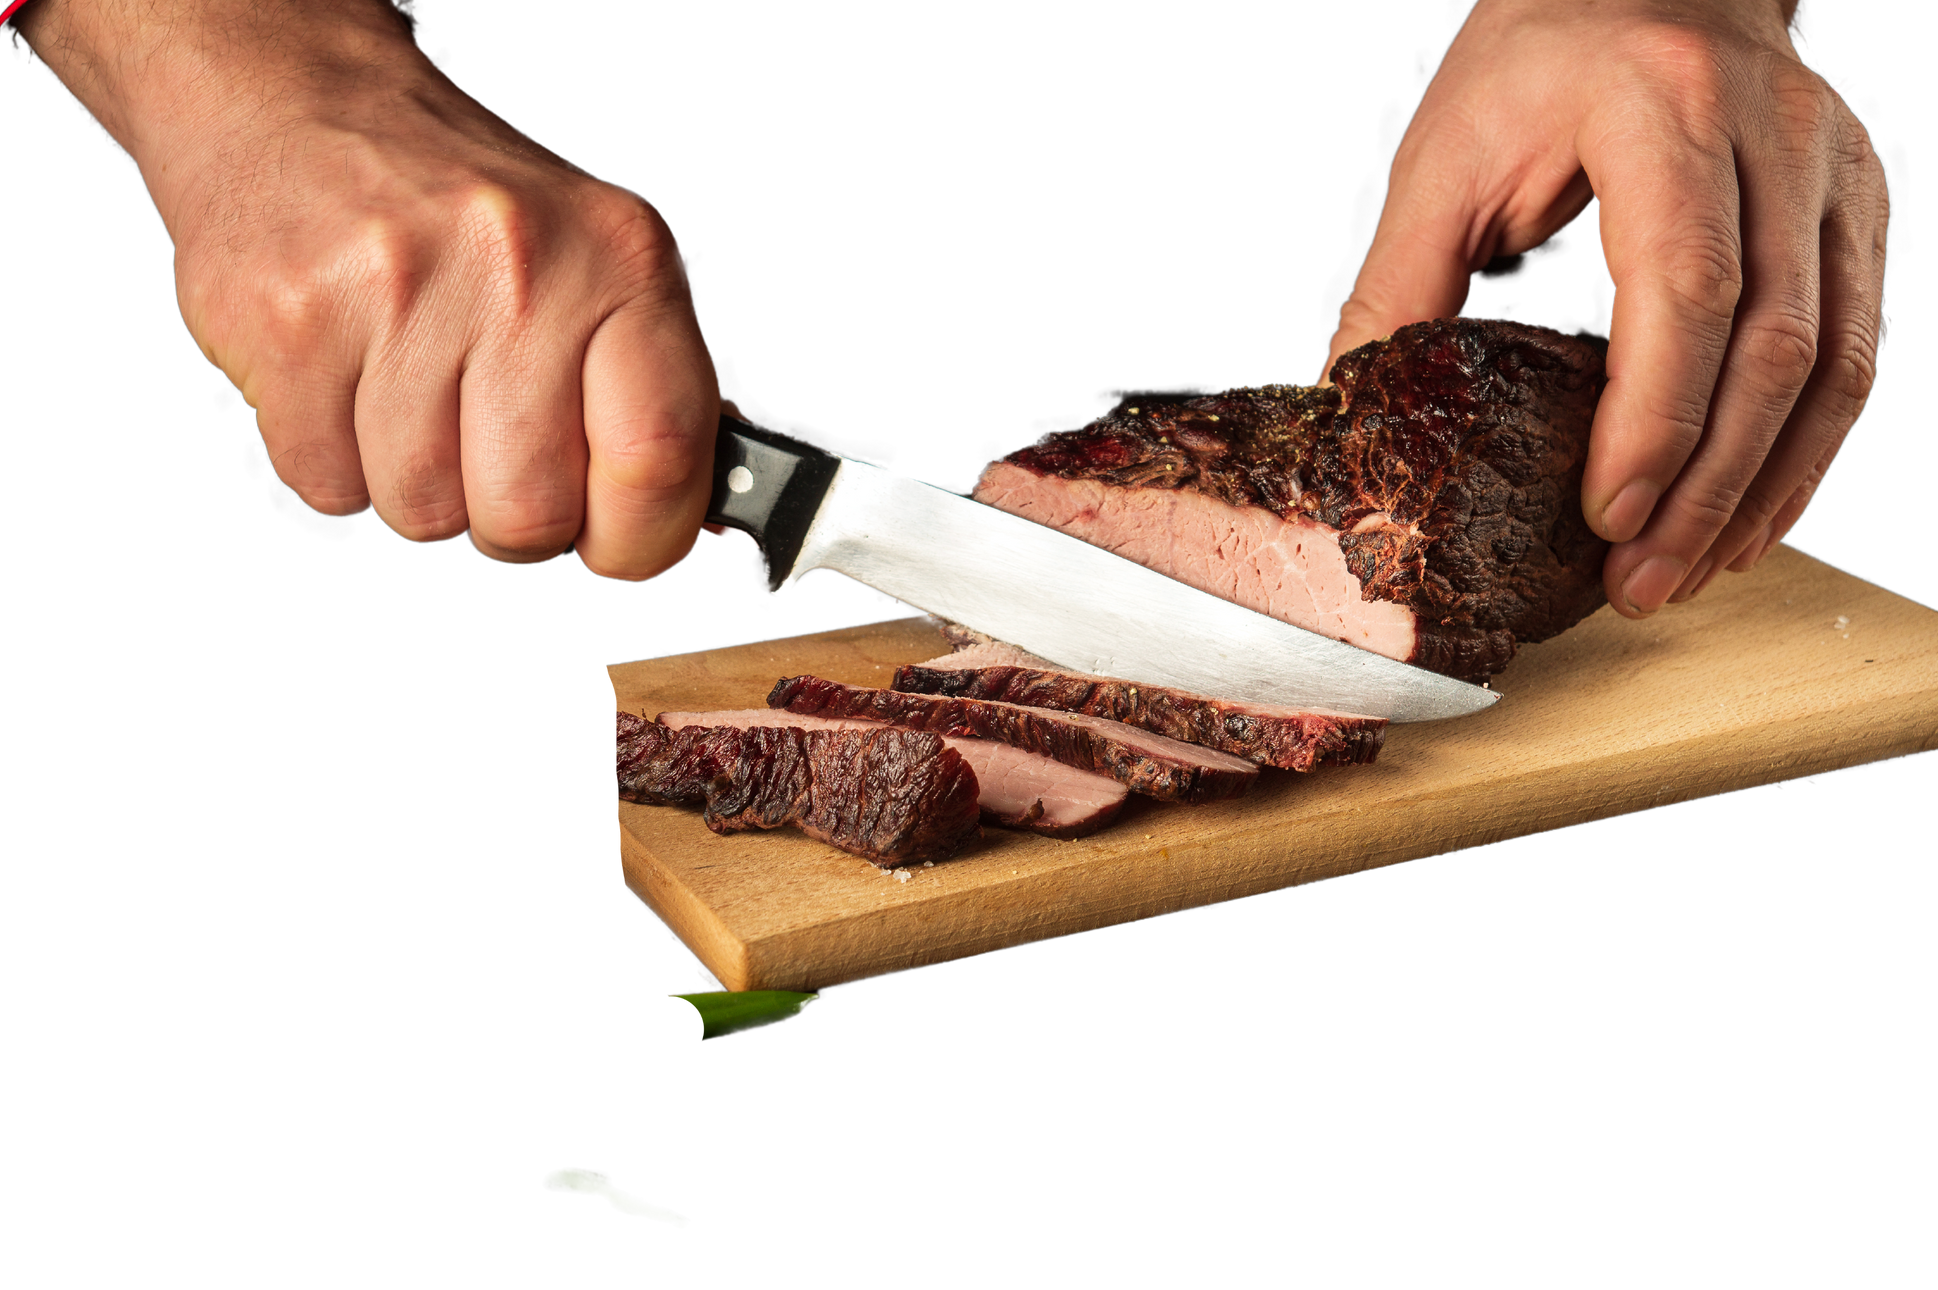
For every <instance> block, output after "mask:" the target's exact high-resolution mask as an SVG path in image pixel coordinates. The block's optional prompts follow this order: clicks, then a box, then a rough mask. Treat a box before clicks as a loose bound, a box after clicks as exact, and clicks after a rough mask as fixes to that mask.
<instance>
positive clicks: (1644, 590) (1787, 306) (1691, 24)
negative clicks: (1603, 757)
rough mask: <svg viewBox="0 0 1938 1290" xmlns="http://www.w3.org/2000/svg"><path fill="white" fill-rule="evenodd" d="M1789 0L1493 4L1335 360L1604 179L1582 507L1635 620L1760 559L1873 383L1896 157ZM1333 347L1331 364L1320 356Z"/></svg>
mask: <svg viewBox="0 0 1938 1290" xmlns="http://www.w3.org/2000/svg"><path fill="white" fill-rule="evenodd" d="M1795 7H1796V6H1795V0H1679V2H1678V3H1675V4H1669V3H1664V2H1660V0H1599V2H1597V0H1480V3H1478V4H1477V5H1476V6H1475V7H1474V11H1473V13H1472V14H1471V15H1470V16H1469V18H1468V19H1467V23H1466V25H1465V26H1464V27H1463V28H1462V29H1461V32H1460V35H1459V36H1458V37H1457V38H1456V39H1455V40H1454V43H1453V46H1452V48H1450V49H1449V50H1448V51H1447V57H1446V59H1445V61H1444V62H1443V63H1442V64H1441V66H1440V70H1439V72H1438V74H1437V75H1436V76H1435V77H1434V80H1433V83H1432V85H1430V86H1429V87H1428V89H1427V93H1426V97H1425V99H1424V100H1423V101H1422V102H1421V104H1420V109H1419V111H1418V112H1417V113H1416V114H1415V115H1414V118H1413V122H1412V124H1411V125H1410V126H1409V127H1408V129H1407V132H1406V136H1405V138H1404V139H1403V140H1402V141H1401V143H1400V148H1399V153H1398V155H1397V156H1396V157H1395V158H1394V161H1393V172H1392V178H1391V183H1390V186H1389V188H1388V190H1387V196H1386V206H1385V209H1384V210H1383V211H1382V213H1381V215H1380V222H1379V231H1378V233H1377V234H1376V235H1375V237H1374V239H1373V247H1372V250H1371V251H1370V252H1369V253H1368V255H1367V257H1366V263H1365V266H1364V267H1363V268H1362V269H1361V270H1360V273H1359V278H1358V281H1357V282H1356V283H1355V284H1354V286H1353V294H1352V298H1351V299H1350V300H1348V301H1347V302H1346V305H1345V308H1344V309H1342V310H1341V311H1340V322H1339V331H1338V333H1337V334H1336V335H1335V336H1334V337H1333V342H1332V357H1333V358H1336V357H1338V356H1339V355H1340V354H1341V353H1344V352H1345V351H1346V350H1348V349H1351V348H1352V347H1353V346H1355V345H1359V344H1363V343H1364V342H1366V341H1368V340H1372V339H1374V338H1376V337H1379V336H1383V335H1386V334H1387V333H1389V332H1391V331H1392V330H1393V329H1394V328H1395V327H1398V326H1400V325H1402V324H1405V323H1409V322H1414V321H1418V320H1420V319H1425V318H1438V317H1445V316H1447V315H1449V314H1454V313H1458V312H1459V310H1460V306H1461V304H1462V302H1464V301H1465V300H1466V298H1467V282H1468V277H1469V275H1470V274H1471V273H1472V272H1473V271H1474V270H1476V269H1478V268H1480V267H1481V266H1483V265H1485V264H1486V263H1487V262H1488V261H1489V260H1490V259H1492V258H1494V257H1496V256H1502V255H1514V254H1518V253H1520V252H1523V251H1526V250H1528V249H1529V248H1531V247H1534V246H1538V245H1540V244H1541V243H1542V242H1544V241H1546V240H1547V239H1548V238H1549V237H1551V236H1552V235H1553V234H1554V233H1555V232H1556V230H1558V229H1560V228H1561V226H1562V225H1564V224H1566V223H1567V222H1568V221H1569V220H1571V219H1573V218H1574V217H1575V216H1576V215H1578V214H1580V213H1581V211H1582V209H1583V208H1584V207H1585V206H1586V205H1587V204H1588V200H1589V198H1590V197H1591V196H1597V195H1598V196H1599V197H1600V198H1601V234H1602V245H1603V248H1604V250H1605V252H1606V254H1607V257H1608V271H1609V275H1610V277H1612V278H1613V279H1614V281H1615V312H1614V319H1613V322H1612V324H1611V326H1610V328H1609V351H1608V377H1609V381H1608V389H1607V392H1606V393H1605V394H1604V395H1603V396H1602V401H1601V406H1600V408H1599V410H1598V411H1597V413H1596V416H1595V426H1594V433H1593V437H1592V440H1591V443H1590V447H1589V455H1588V465H1587V473H1586V477H1585V478H1584V479H1583V481H1582V497H1581V500H1582V506H1583V509H1584V510H1585V512H1586V514H1587V517H1588V522H1589V523H1590V524H1591V525H1593V526H1594V527H1595V529H1596V531H1597V532H1599V533H1601V534H1602V536H1604V537H1606V538H1608V539H1609V540H1610V541H1611V542H1614V543H1615V544H1616V545H1615V546H1614V547H1613V548H1612V549H1611V550H1610V552H1609V555H1608V560H1607V563H1606V565H1605V566H1604V569H1603V579H1604V582H1605V584H1606V586H1607V589H1608V597H1609V600H1610V601H1612V602H1613V603H1614V605H1615V607H1616V609H1618V610H1620V611H1621V612H1622V613H1625V614H1627V615H1629V616H1630V617H1632V618H1639V617H1643V616H1645V615H1647V614H1651V613H1654V612H1655V611H1656V610H1657V609H1659V608H1660V607H1661V606H1662V605H1663V604H1664V603H1665V602H1667V601H1670V600H1685V599H1687V598H1689V597H1690V596H1693V595H1695V594H1696V593H1697V592H1698V591H1700V590H1701V589H1702V588H1703V586H1704V585H1705V584H1706V583H1707V582H1708V581H1709V580H1710V579H1711V578H1712V577H1714V576H1715V575H1716V573H1717V572H1718V571H1720V570H1721V569H1722V568H1724V567H1728V568H1731V569H1736V570H1739V571H1741V570H1747V569H1749V568H1750V567H1751V566H1753V565H1755V563H1756V562H1757V561H1758V560H1760V559H1761V558H1762V557H1763V555H1764V553H1765V552H1767V551H1768V550H1769V549H1770V548H1771V547H1773V546H1774V545H1775V544H1776V542H1777V540H1778V539H1779V538H1781V537H1782V536H1783V534H1784V533H1785V532H1787V531H1788V530H1789V528H1790V526H1791V525H1792V524H1794V523H1796V520H1797V517H1798V516H1799V515H1800V514H1802V512H1803V509H1804V507H1805V506H1806V505H1808V504H1809V501H1810V496H1811V494H1812V492H1813V491H1815V489H1816V487H1817V484H1818V482H1819V481H1820V480H1821V479H1822V478H1823V475H1824V471H1825V470H1826V469H1827V468H1828V467H1829V465H1830V461H1831V458H1832V457H1834V456H1835V455H1836V453H1837V449H1838V447H1839V445H1841V444H1842V442H1843V439H1844V435H1845V434H1846V433H1847V432H1848V431H1849V430H1850V427H1851V423H1852V422H1853V421H1855V420H1856V418H1857V414H1858V412H1859V411H1860V410H1861V409H1862V408H1863V406H1864V401H1865V399H1866V398H1867V397H1868V395H1869V393H1870V389H1871V380H1872V373H1873V370H1874V364H1875V360H1876V355H1877V342H1878V331H1879V318H1880V309H1881V299H1882V293H1883V282H1884V230H1885V222H1886V218H1887V212H1888V202H1887V199H1886V195H1885V188H1884V172H1883V169H1882V167H1881V166H1880V165H1879V164H1878V160H1877V157H1876V155H1875V153H1873V151H1872V149H1871V144H1870V139H1869V137H1868V136H1867V135H1866V134H1865V132H1864V128H1863V126H1861V125H1860V124H1858V121H1857V119H1856V118H1855V117H1854V116H1852V115H1851V112H1850V109H1849V108H1847V107H1846V106H1845V105H1844V102H1843V100H1842V99H1840V98H1838V96H1837V94H1836V93H1835V92H1834V91H1833V90H1831V88H1830V87H1829V86H1828V85H1826V84H1825V83H1824V82H1823V80H1822V79H1821V78H1819V77H1818V76H1817V75H1816V74H1815V73H1813V72H1811V71H1810V70H1809V69H1808V68H1806V67H1804V66H1803V64H1801V63H1800V62H1798V61H1797V55H1796V50H1795V49H1794V48H1793V47H1792V46H1791V44H1790V39H1789V36H1788V34H1787V31H1786V24H1787V23H1788V21H1789V18H1790V14H1791V12H1792V11H1793V10H1794V9H1795ZM1331 361H1332V360H1331V358H1329V359H1328V360H1327V367H1328V370H1330V367H1331Z"/></svg>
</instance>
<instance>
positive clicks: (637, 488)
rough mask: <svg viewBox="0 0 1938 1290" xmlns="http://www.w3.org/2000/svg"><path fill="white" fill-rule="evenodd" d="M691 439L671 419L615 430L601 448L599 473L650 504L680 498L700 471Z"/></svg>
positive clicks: (643, 420) (645, 421) (645, 419)
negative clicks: (650, 502)
mask: <svg viewBox="0 0 1938 1290" xmlns="http://www.w3.org/2000/svg"><path fill="white" fill-rule="evenodd" d="M701 455H702V454H700V453H699V452H697V451H696V450H695V446H694V441H693V438H692V437H691V436H690V435H689V434H688V433H687V432H686V430H685V428H684V427H682V426H680V425H678V424H676V423H675V422H674V421H673V419H672V418H671V417H670V416H662V417H657V418H648V417H640V418H637V419H635V420H633V421H631V422H630V423H628V424H625V425H622V426H618V427H615V429H614V430H613V431H612V433H611V434H610V436H609V437H608V438H607V439H606V440H605V441H604V442H603V443H602V444H601V445H600V451H599V470H600V473H601V474H602V475H603V476H604V477H605V478H606V480H607V481H608V482H609V483H611V484H613V485H614V486H615V487H618V488H621V489H623V490H625V491H626V492H627V493H629V494H632V495H634V496H637V497H640V498H642V499H646V500H650V501H661V500H666V499H670V498H674V497H679V496H682V495H684V494H685V493H686V491H687V489H688V488H689V487H690V486H692V484H693V482H694V477H695V476H696V475H697V474H698V473H699V470H700V468H701V462H700V457H701Z"/></svg>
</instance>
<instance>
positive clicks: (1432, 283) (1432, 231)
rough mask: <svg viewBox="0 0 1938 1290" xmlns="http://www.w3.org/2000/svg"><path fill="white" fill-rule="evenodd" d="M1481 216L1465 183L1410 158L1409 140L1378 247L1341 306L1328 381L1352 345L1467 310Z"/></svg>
mask: <svg viewBox="0 0 1938 1290" xmlns="http://www.w3.org/2000/svg"><path fill="white" fill-rule="evenodd" d="M1475 222H1476V221H1475V212H1474V211H1473V210H1472V209H1471V208H1470V203H1469V202H1468V200H1467V198H1466V191H1465V186H1464V185H1463V186H1460V187H1456V186H1454V185H1450V184H1446V183H1441V182H1434V181H1433V180H1432V179H1430V178H1428V177H1425V176H1422V175H1420V173H1419V171H1418V169H1417V168H1415V167H1413V166H1410V165H1408V164H1407V149H1406V147H1405V146H1404V145H1402V147H1401V151H1400V156H1399V157H1397V158H1395V160H1394V162H1393V176H1392V178H1391V180H1390V181H1389V182H1388V186H1387V192H1386V205H1385V207H1384V208H1383V209H1382V210H1381V211H1380V216H1379V228H1378V229H1377V230H1376V231H1375V232H1374V234H1373V245H1372V249H1370V250H1369V251H1367V252H1366V262H1365V263H1364V264H1363V265H1361V266H1360V269H1359V277H1358V278H1356V279H1355V280H1354V282H1353V293H1352V295H1351V296H1349V297H1347V299H1346V303H1345V304H1344V305H1343V306H1341V307H1340V310H1339V329H1338V330H1337V331H1335V332H1334V333H1333V334H1332V345H1331V348H1330V349H1329V351H1328V352H1327V354H1326V369H1325V372H1323V373H1321V379H1322V380H1324V379H1327V378H1328V377H1329V376H1330V373H1331V372H1332V365H1333V364H1334V363H1335V362H1337V361H1338V360H1339V356H1340V355H1341V354H1343V353H1345V352H1346V351H1347V350H1349V349H1356V348H1358V347H1359V346H1361V345H1364V344H1365V343H1366V342H1367V341H1370V340H1378V339H1379V338H1380V337H1382V336H1387V335H1391V334H1392V332H1393V330H1394V329H1395V328H1396V327H1403V326H1405V325H1406V324H1407V323H1413V322H1422V321H1425V320H1426V319H1429V318H1445V317H1448V316H1450V315H1452V314H1457V313H1459V312H1460V306H1461V305H1462V304H1464V303H1465V302H1466V300H1467V279H1468V275H1469V274H1470V273H1471V272H1472V268H1473V254H1474V251H1473V248H1472V247H1471V246H1469V244H1468V243H1469V238H1470V236H1471V230H1472V229H1473V227H1474V224H1475Z"/></svg>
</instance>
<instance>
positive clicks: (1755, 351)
mask: <svg viewBox="0 0 1938 1290" xmlns="http://www.w3.org/2000/svg"><path fill="white" fill-rule="evenodd" d="M1743 353H1744V355H1745V356H1746V357H1747V358H1749V360H1750V361H1751V362H1752V363H1753V364H1754V365H1755V366H1756V368H1757V369H1758V371H1759V372H1760V373H1761V374H1762V375H1763V376H1764V377H1765V378H1766V379H1767V380H1769V381H1770V382H1772V383H1773V384H1775V385H1776V386H1778V387H1779V388H1781V389H1785V390H1789V391H1792V392H1794V391H1796V390H1801V389H1802V388H1803V386H1804V382H1806V381H1808V380H1809V379H1810V373H1811V371H1812V370H1813V369H1814V368H1815V367H1816V366H1817V324H1816V322H1815V320H1814V319H1811V318H1808V317H1806V316H1805V315H1804V314H1802V313H1801V312H1793V311H1788V310H1784V311H1775V312H1771V313H1767V314H1763V315H1760V316H1759V317H1757V318H1756V319H1755V320H1754V321H1752V322H1750V323H1748V324H1747V325H1746V326H1745V327H1744V328H1743Z"/></svg>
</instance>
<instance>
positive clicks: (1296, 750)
mask: <svg viewBox="0 0 1938 1290" xmlns="http://www.w3.org/2000/svg"><path fill="white" fill-rule="evenodd" d="M894 688H895V689H897V690H902V691H906V692H908V693H911V694H940V695H946V696H948V697H950V698H958V699H995V700H998V701H1000V702H1004V703H1021V704H1024V705H1026V706H1028V707H1032V708H1055V709H1057V710H1058V711H1060V712H1081V713H1084V714H1086V715H1088V716H1093V717H1107V718H1109V719H1110V720H1112V721H1121V722H1123V723H1124V724H1125V725H1130V726H1136V727H1137V728H1138V729H1140V730H1150V731H1155V732H1156V733H1158V734H1161V735H1167V736H1169V737H1170V738H1172V739H1178V740H1182V741H1183V742H1185V743H1191V744H1199V745H1201V746H1203V747H1206V748H1216V749H1218V750H1220V751H1221V752H1228V753H1232V754H1234V755H1235V756H1239V757H1243V758H1245V759H1246V760H1247V761H1254V762H1257V763H1258V764H1259V765H1261V766H1277V767H1279V768H1280V769H1283V770H1301V771H1304V770H1311V769H1312V768H1313V767H1315V766H1347V765H1361V764H1364V763H1366V762H1370V761H1372V760H1373V759H1374V758H1375V757H1377V756H1379V750H1380V745H1381V744H1382V743H1384V742H1385V739H1386V722H1385V721H1384V720H1383V719H1382V718H1379V717H1356V716H1350V715H1347V714H1344V713H1336V712H1304V711H1300V710H1299V709H1297V708H1283V707H1274V706H1272V705H1270V704H1263V703H1243V702H1239V701H1236V700H1226V699H1213V698H1207V697H1206V696H1204V695H1201V694H1190V693H1187V692H1185V691H1183V690H1171V689H1166V688H1165V687H1163V686H1156V685H1138V684H1136V683H1135V682H1132V681H1125V680H1121V679H1119V678H1116V677H1109V676H1087V675H1085V674H1083V673H1081V672H1065V671H1062V670H1061V669H1059V668H1057V667H1056V665H1055V664H1052V663H1048V662H1046V661H1044V660H1043V659H1040V658H1037V657H1036V656H1035V655H1034V654H1031V653H1029V652H1027V651H1025V650H1020V649H1017V648H1016V647H1015V646H1014V645H1003V644H988V645H972V646H970V647H969V648H967V649H963V650H958V651H957V652H955V653H954V654H949V655H945V656H944V657H942V658H934V659H930V660H929V661H928V662H926V663H916V664H914V665H912V666H908V667H903V668H900V669H898V670H897V671H896V673H895V682H894ZM663 719H664V718H662V720H663ZM976 773H977V775H978V776H980V775H981V774H982V769H981V768H980V767H978V768H977V771H976Z"/></svg>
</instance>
